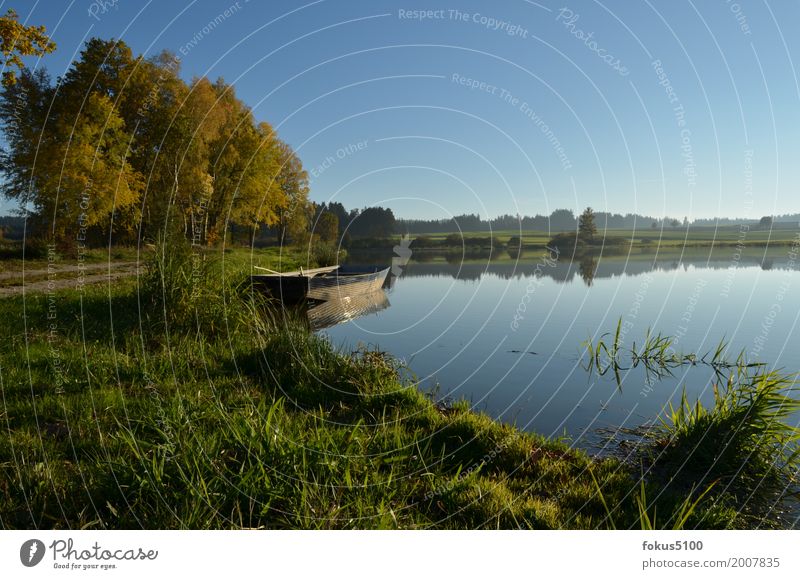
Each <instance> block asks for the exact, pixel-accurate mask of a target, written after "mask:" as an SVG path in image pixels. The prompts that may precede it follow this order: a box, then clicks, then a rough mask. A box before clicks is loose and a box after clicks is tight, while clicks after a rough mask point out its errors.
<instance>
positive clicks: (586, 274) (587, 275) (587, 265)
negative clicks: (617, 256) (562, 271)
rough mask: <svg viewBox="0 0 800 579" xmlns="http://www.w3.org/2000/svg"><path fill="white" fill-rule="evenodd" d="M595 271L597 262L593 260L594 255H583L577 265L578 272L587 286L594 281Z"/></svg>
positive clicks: (590, 285)
mask: <svg viewBox="0 0 800 579" xmlns="http://www.w3.org/2000/svg"><path fill="white" fill-rule="evenodd" d="M596 271H597V262H596V261H595V259H594V257H592V256H591V255H587V256H584V258H583V259H582V260H581V263H580V265H579V266H578V273H579V274H580V276H581V278H582V279H583V281H584V283H585V284H586V285H587V286H589V287H592V284H593V283H594V274H595V273H596Z"/></svg>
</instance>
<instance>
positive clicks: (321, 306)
mask: <svg viewBox="0 0 800 579" xmlns="http://www.w3.org/2000/svg"><path fill="white" fill-rule="evenodd" d="M388 307H389V299H388V298H387V297H386V293H385V292H384V291H383V290H382V289H380V288H378V289H377V290H375V291H371V292H369V293H362V294H356V295H348V296H341V297H338V298H335V299H332V300H327V301H324V302H320V303H318V304H316V305H314V306H312V307H310V308H309V309H308V323H309V325H310V326H311V329H312V330H314V331H317V330H323V329H325V328H330V327H332V326H335V325H337V324H343V323H344V322H349V321H350V320H353V319H355V318H358V317H361V316H364V315H367V314H373V313H375V312H379V311H381V310H384V309H386V308H388Z"/></svg>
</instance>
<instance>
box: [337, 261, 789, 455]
mask: <svg viewBox="0 0 800 579" xmlns="http://www.w3.org/2000/svg"><path fill="white" fill-rule="evenodd" d="M791 251H792V249H791V248H790V247H785V248H774V249H770V250H768V251H767V250H764V249H749V250H746V251H744V252H741V251H739V250H737V249H736V248H735V247H724V248H717V249H715V250H713V251H711V250H710V249H708V248H705V249H694V250H687V251H685V252H682V253H678V252H672V253H664V252H661V253H656V252H653V253H637V254H632V255H628V254H625V255H617V256H595V257H593V258H584V259H582V260H575V261H571V260H563V259H561V260H557V261H556V260H554V259H552V257H553V256H552V255H550V254H549V252H547V251H528V252H526V253H525V254H524V255H523V256H522V257H514V256H512V255H510V254H508V253H506V252H505V251H504V252H502V253H501V254H500V255H497V253H495V255H494V256H492V257H491V258H489V257H488V255H487V257H485V258H483V259H480V258H478V259H474V258H473V259H469V260H466V259H462V255H461V254H452V255H447V256H443V255H441V254H438V255H437V254H431V253H426V254H422V253H421V252H418V253H417V254H416V255H413V256H412V259H411V261H409V262H408V263H406V264H405V265H401V262H399V261H397V260H396V261H395V266H396V267H395V273H399V275H398V276H396V277H394V278H393V279H392V284H391V287H390V288H389V289H388V290H387V297H388V304H384V305H383V306H382V308H379V311H377V312H375V313H371V314H368V315H365V316H363V317H360V318H358V319H354V320H351V321H350V322H348V323H345V324H341V325H338V326H334V327H331V328H328V329H325V330H323V331H322V332H323V333H324V334H325V335H327V336H328V337H329V338H330V339H331V340H332V341H333V342H334V343H335V344H337V345H338V346H340V347H342V348H345V349H355V348H356V347H358V346H359V345H360V344H363V345H368V346H371V347H375V348H378V349H380V350H383V351H386V352H389V353H391V354H392V355H394V356H395V357H397V358H399V359H400V360H402V361H403V362H404V363H405V364H406V365H407V366H408V368H409V369H410V371H411V372H412V373H413V375H414V376H415V379H416V380H417V381H418V383H419V385H420V387H421V388H423V389H428V390H430V389H436V390H437V395H438V396H440V397H443V398H444V397H446V398H452V399H460V398H464V399H468V400H470V401H471V402H472V404H473V406H474V407H475V408H476V409H478V410H483V411H485V412H487V413H488V414H490V415H492V416H493V417H495V418H498V419H500V420H503V421H506V422H509V423H514V424H516V425H517V426H519V427H520V428H523V429H526V430H531V431H536V432H539V433H541V434H544V435H547V436H560V435H566V436H568V437H570V438H571V439H572V440H573V441H574V443H575V444H577V445H578V446H582V447H586V448H593V449H595V450H598V445H599V444H600V440H601V439H602V438H601V437H600V436H599V434H598V433H599V432H600V431H602V430H603V429H608V428H611V429H615V428H617V427H620V426H623V427H631V428H633V427H638V426H641V425H643V424H646V423H648V422H652V421H653V420H655V419H657V417H658V416H660V415H662V414H663V412H664V411H665V408H667V406H668V404H669V403H670V402H672V403H677V402H678V401H679V400H680V396H681V392H682V389H683V388H684V387H685V388H686V392H687V395H688V397H689V399H690V400H692V399H694V398H698V397H699V398H701V399H702V400H704V401H705V402H709V401H711V400H713V389H712V388H713V383H714V382H715V380H716V377H715V372H714V371H713V369H711V368H710V367H708V366H704V365H697V366H691V365H687V366H681V367H679V368H676V369H674V370H673V376H667V377H663V378H661V379H657V378H653V377H652V376H648V375H647V373H646V372H645V370H644V369H643V368H642V367H639V368H636V369H632V370H629V371H626V372H623V373H622V375H621V377H620V378H621V380H620V383H619V384H618V383H617V380H616V379H615V378H614V376H613V372H609V373H607V374H605V375H603V376H599V375H598V374H597V373H596V372H589V371H587V369H586V365H587V361H588V358H587V356H586V354H585V352H586V350H585V346H583V345H582V343H583V342H585V341H586V340H587V339H592V340H594V341H596V340H597V339H598V338H599V337H600V336H601V335H602V334H604V333H606V332H611V333H613V332H614V330H615V329H616V327H617V323H618V320H619V319H620V318H622V326H621V328H622V331H621V342H622V344H624V346H626V347H628V348H629V347H631V346H632V345H633V343H634V342H636V343H637V344H641V342H642V341H643V339H644V338H645V336H646V334H647V331H648V328H651V329H652V331H653V332H655V333H658V332H661V333H663V334H665V335H669V336H673V337H674V338H675V344H674V349H675V351H676V352H677V353H691V352H694V353H698V354H700V355H702V354H705V353H706V352H709V351H711V352H712V353H713V351H714V350H715V349H716V347H717V345H718V344H719V342H720V340H722V339H725V340H727V341H728V342H729V348H728V357H729V358H736V356H737V355H738V354H739V352H740V351H742V350H744V351H745V353H746V357H747V359H748V360H749V361H763V362H767V363H769V364H770V365H771V366H772V367H777V368H783V369H785V370H786V371H787V372H795V371H798V370H800V348H798V343H799V341H798V338H800V330H798V317H800V272H798V264H797V263H796V256H794V255H793V254H792V253H791ZM793 258H795V259H793ZM376 259H377V258H376V257H375V256H357V255H354V256H353V257H352V259H351V261H352V262H369V261H372V262H373V263H374V262H375V260H376ZM388 259H390V258H387V256H383V257H382V261H381V262H382V263H388ZM606 339H607V340H610V339H611V337H607V338H606Z"/></svg>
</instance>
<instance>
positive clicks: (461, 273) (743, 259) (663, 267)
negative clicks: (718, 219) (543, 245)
mask: <svg viewBox="0 0 800 579" xmlns="http://www.w3.org/2000/svg"><path fill="white" fill-rule="evenodd" d="M725 249H726V248H721V249H717V250H714V253H713V254H709V253H705V254H699V255H698V254H687V255H682V256H681V255H673V254H664V253H651V254H647V253H640V254H635V255H631V256H605V255H596V254H584V255H582V256H580V257H579V258H578V257H576V259H575V260H571V259H569V258H565V257H563V256H562V257H561V258H560V259H559V260H558V262H557V264H556V265H555V267H547V268H541V267H540V268H538V271H537V263H539V261H540V257H541V255H540V254H545V253H546V252H542V251H539V252H535V251H530V250H528V251H525V252H523V253H524V254H523V255H522V256H521V257H516V256H519V255H521V252H518V251H517V250H512V249H505V250H502V252H498V251H497V250H495V252H493V253H491V254H490V253H489V252H488V251H486V252H483V253H485V255H483V257H480V258H476V257H475V256H474V255H473V254H472V253H470V252H468V253H462V252H457V253H455V252H454V253H446V254H444V253H440V254H436V253H434V252H417V253H416V254H415V255H414V257H413V260H412V261H411V262H410V263H409V264H408V266H407V267H405V268H404V269H403V273H402V275H403V277H451V278H453V279H457V280H463V281H477V280H480V279H481V278H483V277H485V276H493V277H499V278H501V279H504V280H511V279H514V278H529V277H532V276H534V275H537V276H539V275H541V276H544V277H549V278H552V279H553V280H555V281H557V282H570V281H573V279H575V277H576V276H577V277H580V278H581V279H582V280H583V282H584V283H585V284H586V285H587V286H589V287H591V286H592V285H593V284H594V282H595V280H597V279H607V278H613V277H618V276H622V275H627V276H637V275H642V274H646V273H650V272H655V271H675V270H678V269H683V270H688V269H689V268H702V269H712V270H720V269H738V268H746V267H758V268H760V269H762V270H764V271H769V270H773V269H777V270H781V269H790V268H791V265H790V264H789V261H788V259H787V258H786V257H785V254H786V252H783V254H784V255H780V254H779V255H777V256H767V255H765V254H764V252H763V250H762V251H761V252H760V254H759V253H756V254H754V255H749V256H748V255H741V256H735V255H734V253H733V250H732V249H731V248H727V249H728V251H727V252H726V251H725ZM474 253H478V252H474ZM498 253H501V254H502V255H501V257H500V258H498V255H497V254H498ZM365 259H366V260H367V261H369V260H372V261H374V260H375V259H384V260H385V257H384V256H381V257H378V258H376V257H374V256H369V257H368V256H360V255H359V254H357V253H355V254H353V255H352V256H351V262H352V263H360V262H363V261H364V260H365Z"/></svg>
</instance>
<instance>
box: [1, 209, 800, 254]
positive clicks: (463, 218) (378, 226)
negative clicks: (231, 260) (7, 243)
mask: <svg viewBox="0 0 800 579" xmlns="http://www.w3.org/2000/svg"><path fill="white" fill-rule="evenodd" d="M312 207H313V208H314V218H313V219H312V223H311V224H310V225H311V228H312V229H313V230H316V229H318V227H319V223H320V222H321V221H322V216H323V215H324V214H325V213H332V214H333V215H335V216H336V221H335V223H337V225H338V235H339V236H342V237H345V238H353V239H357V238H385V237H389V236H391V235H395V234H406V233H408V234H415V235H420V234H430V233H458V232H459V231H463V232H476V231H478V232H486V233H488V232H489V231H502V230H505V231H509V230H511V231H513V230H522V231H549V232H551V233H558V232H563V231H574V230H575V229H576V228H577V226H578V223H577V217H576V216H575V214H574V213H573V212H572V211H571V210H569V209H557V210H555V211H553V212H552V213H551V214H550V215H549V216H547V215H534V216H529V215H526V216H522V217H517V216H514V215H502V216H500V217H495V218H493V219H488V220H487V219H481V217H480V216H479V215H474V214H465V215H456V216H454V217H453V218H452V219H398V218H396V217H395V215H394V213H393V212H392V210H391V209H389V208H385V207H365V208H364V209H347V208H345V207H344V205H342V204H341V203H336V202H333V203H319V204H317V203H312ZM765 219H769V216H767V217H766V218H764V217H759V218H753V219H747V218H738V219H733V218H728V217H720V218H709V219H695V220H692V221H689V220H688V219H686V218H684V219H681V220H678V219H677V218H671V217H666V218H662V217H652V216H648V215H639V214H634V213H628V214H625V215H621V214H619V213H606V212H597V213H595V222H596V224H597V227H598V229H600V230H603V229H634V228H635V229H638V230H646V229H661V228H662V227H663V228H665V229H669V228H677V227H687V226H691V227H717V226H732V225H743V224H750V225H760V226H764V225H766V226H769V223H768V222H765V221H764V220H765ZM771 219H772V222H771V225H772V227H773V228H775V229H780V228H785V227H788V226H796V225H797V224H798V223H800V213H793V214H785V215H775V216H772V217H771ZM24 227H25V220H24V218H23V217H18V216H0V239H8V240H21V239H22V238H23V235H24ZM28 227H29V229H30V227H31V225H30V224H29V225H28ZM29 234H30V231H29ZM279 236H280V231H279V229H278V228H276V227H267V226H265V227H262V228H261V230H260V231H259V233H258V234H257V235H256V236H255V241H256V242H257V243H258V244H259V245H264V244H270V243H278V242H279V241H278V238H279ZM239 239H242V237H239Z"/></svg>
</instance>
